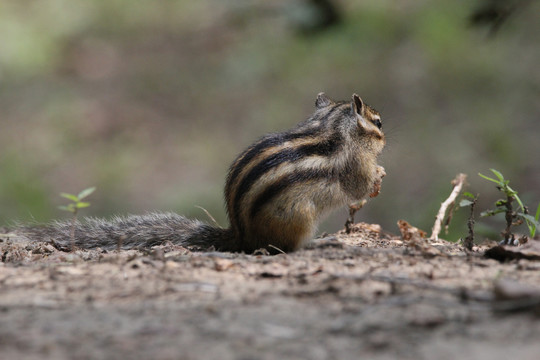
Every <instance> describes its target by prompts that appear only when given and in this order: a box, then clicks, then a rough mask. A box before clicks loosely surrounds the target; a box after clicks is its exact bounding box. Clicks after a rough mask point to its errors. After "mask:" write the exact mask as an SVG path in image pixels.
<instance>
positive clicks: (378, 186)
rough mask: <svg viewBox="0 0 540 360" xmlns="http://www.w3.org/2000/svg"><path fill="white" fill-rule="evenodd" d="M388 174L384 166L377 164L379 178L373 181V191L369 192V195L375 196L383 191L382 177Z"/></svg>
mask: <svg viewBox="0 0 540 360" xmlns="http://www.w3.org/2000/svg"><path fill="white" fill-rule="evenodd" d="M385 175H386V171H384V168H383V167H382V166H377V178H376V180H375V182H374V183H373V191H372V192H371V194H369V197H375V196H377V195H379V193H380V192H381V186H382V178H383V177H384V176H385Z"/></svg>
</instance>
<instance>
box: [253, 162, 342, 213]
mask: <svg viewBox="0 0 540 360" xmlns="http://www.w3.org/2000/svg"><path fill="white" fill-rule="evenodd" d="M321 179H328V181H334V180H335V179H334V176H332V174H331V173H330V172H329V171H328V170H326V171H325V170H320V169H309V170H304V171H297V172H293V173H291V174H287V175H285V176H283V177H282V178H281V179H279V180H278V181H276V182H275V183H273V184H272V185H270V186H268V187H267V188H266V189H265V190H264V191H263V192H262V193H260V194H259V195H258V196H257V197H256V198H255V201H254V202H253V203H252V205H251V208H250V209H249V216H250V218H251V219H253V218H254V217H255V216H256V215H257V213H258V212H259V211H260V210H261V209H262V208H263V207H264V206H265V205H266V204H268V203H269V202H271V201H272V200H273V199H274V198H276V197H277V196H279V195H280V194H282V193H284V192H286V191H287V189H288V188H290V187H292V186H295V185H297V184H299V183H304V182H309V181H313V180H321Z"/></svg>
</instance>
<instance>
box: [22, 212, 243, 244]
mask: <svg viewBox="0 0 540 360" xmlns="http://www.w3.org/2000/svg"><path fill="white" fill-rule="evenodd" d="M74 226H75V246H76V247H79V248H83V249H94V248H98V247H99V248H102V249H106V250H113V249H116V248H118V247H121V248H122V249H133V248H149V247H151V246H154V245H159V244H162V243H164V242H166V241H171V242H172V243H174V244H178V245H183V246H195V247H197V248H201V249H207V248H210V247H212V246H213V247H214V248H215V249H216V250H221V251H238V249H236V248H235V246H234V244H235V241H234V237H233V234H232V231H231V230H230V229H222V228H219V227H214V226H210V225H208V224H205V223H203V222H201V221H198V220H191V219H188V218H186V217H184V216H180V215H177V214H174V213H149V214H146V215H128V216H125V217H121V216H116V217H114V218H113V219H111V220H104V219H97V218H86V219H83V220H82V221H78V220H77V221H76V222H75V225H74ZM72 229H73V226H72V223H71V221H55V222H53V223H50V224H47V225H41V226H40V225H35V226H22V227H18V228H17V229H15V232H16V233H17V234H19V235H22V236H25V237H27V238H29V239H31V240H36V241H46V242H51V243H53V244H55V245H56V246H57V247H60V248H62V249H64V248H65V249H69V248H70V247H71V233H72Z"/></svg>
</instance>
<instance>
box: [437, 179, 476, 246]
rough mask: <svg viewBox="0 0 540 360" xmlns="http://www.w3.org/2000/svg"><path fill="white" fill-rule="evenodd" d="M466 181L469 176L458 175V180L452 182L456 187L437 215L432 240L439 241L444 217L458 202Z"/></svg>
mask: <svg viewBox="0 0 540 360" xmlns="http://www.w3.org/2000/svg"><path fill="white" fill-rule="evenodd" d="M466 179H467V175H465V174H458V175H457V176H456V178H455V179H454V180H452V186H454V189H453V190H452V192H451V193H450V196H449V197H448V199H446V200H445V201H444V202H443V203H442V204H441V208H440V209H439V212H438V213H437V216H436V217H435V224H434V225H433V230H432V232H431V237H430V239H431V240H435V241H436V240H438V239H439V233H440V232H441V226H442V222H443V220H444V215H445V214H446V210H447V209H448V207H450V206H451V205H452V204H454V202H455V201H456V198H457V197H458V195H459V193H460V192H461V189H463V184H465V180H466Z"/></svg>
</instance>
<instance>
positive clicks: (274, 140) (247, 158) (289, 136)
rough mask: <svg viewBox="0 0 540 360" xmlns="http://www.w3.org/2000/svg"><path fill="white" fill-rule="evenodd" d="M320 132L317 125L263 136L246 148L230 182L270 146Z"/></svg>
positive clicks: (323, 117)
mask: <svg viewBox="0 0 540 360" xmlns="http://www.w3.org/2000/svg"><path fill="white" fill-rule="evenodd" d="M343 104H344V103H342V102H340V103H337V104H336V105H334V106H333V107H332V108H331V109H330V110H329V111H328V112H327V113H326V114H324V115H323V116H322V117H321V118H320V119H319V120H320V123H321V124H324V121H325V120H326V119H328V118H329V117H330V116H332V114H333V113H334V112H335V111H336V110H338V109H339V108H340V107H342V105H343ZM320 132H321V128H320V127H315V128H311V129H309V130H305V131H302V132H299V133H295V132H292V133H282V134H273V135H271V136H270V137H267V138H263V139H262V140H261V141H259V142H258V143H256V144H255V145H254V146H252V147H251V148H249V149H248V150H246V152H245V153H244V155H242V156H241V158H240V160H239V161H238V163H237V164H235V165H234V168H233V169H232V170H231V172H230V173H229V176H228V178H229V182H230V183H231V185H232V182H234V181H235V179H236V177H237V176H238V174H239V173H240V171H242V169H244V168H245V166H246V165H247V164H249V163H250V162H251V160H253V159H254V158H255V157H256V156H257V155H259V154H260V153H262V152H263V151H264V150H266V149H268V148H270V147H273V146H277V145H280V144H283V143H284V142H286V141H292V140H296V139H301V138H307V137H313V136H315V135H317V134H320Z"/></svg>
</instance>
